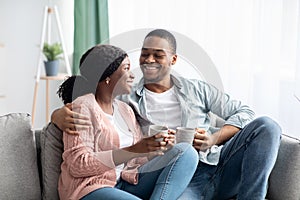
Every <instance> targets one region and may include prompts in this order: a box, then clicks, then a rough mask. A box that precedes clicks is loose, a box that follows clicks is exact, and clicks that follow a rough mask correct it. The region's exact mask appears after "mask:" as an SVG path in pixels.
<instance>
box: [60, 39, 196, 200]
mask: <svg viewBox="0 0 300 200" xmlns="http://www.w3.org/2000/svg"><path fill="white" fill-rule="evenodd" d="M129 70H130V61H129V59H128V56H127V54H126V53H125V52H124V51H123V50H122V49H120V48H117V47H114V46H111V45H97V46H95V47H93V48H91V49H90V50H88V51H87V52H86V53H85V54H84V55H83V56H82V58H81V60H80V72H81V76H72V77H70V78H68V79H67V80H66V81H65V82H64V83H63V84H62V85H61V86H60V88H59V91H58V94H59V96H60V97H61V98H62V100H63V101H64V103H69V102H73V103H72V105H73V110H76V111H77V112H79V113H81V114H84V115H86V116H89V118H90V120H91V126H90V127H89V128H88V129H83V130H78V131H79V134H77V135H70V134H66V133H64V136H63V141H64V153H63V163H62V165H61V176H60V180H59V188H58V189H59V195H60V198H61V199H62V200H64V199H83V200H90V199H97V200H99V199H118V200H120V199H140V198H142V199H172V200H173V199H176V198H178V197H179V196H180V194H181V193H182V192H183V191H184V189H185V187H186V186H187V185H188V183H189V181H190V180H191V178H192V176H193V174H194V172H195V169H196V166H197V159H196V156H197V153H196V151H195V150H194V149H193V148H192V146H191V145H188V144H183V143H182V144H176V145H173V141H174V136H173V135H172V134H169V135H167V136H166V135H164V134H161V133H159V134H156V135H155V136H152V137H148V138H142V133H141V129H140V127H139V125H138V123H137V121H136V119H135V115H134V113H133V111H132V109H131V108H130V107H129V106H128V105H127V104H125V103H123V102H120V101H118V100H116V99H115V97H116V96H117V95H120V94H126V93H129V92H130V90H131V85H132V83H133V79H134V76H133V74H132V73H131V72H130V71H129ZM157 138H163V141H161V142H159V141H157V140H156V139H157ZM148 158H149V159H150V161H148ZM187 162H188V163H189V164H188V165H187Z"/></svg>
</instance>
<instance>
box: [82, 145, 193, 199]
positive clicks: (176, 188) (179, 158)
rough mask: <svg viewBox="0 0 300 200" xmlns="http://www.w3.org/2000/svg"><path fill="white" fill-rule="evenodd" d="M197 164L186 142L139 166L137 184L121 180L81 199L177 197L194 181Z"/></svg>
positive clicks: (191, 149) (191, 148)
mask: <svg viewBox="0 0 300 200" xmlns="http://www.w3.org/2000/svg"><path fill="white" fill-rule="evenodd" d="M197 164H198V154H197V152H196V151H195V149H194V148H193V147H192V146H191V145H190V144H187V143H179V144H176V145H174V146H173V148H171V149H170V150H168V151H167V152H165V154H164V155H163V156H157V157H155V158H154V159H152V160H151V161H149V162H147V163H145V164H144V165H143V166H141V167H140V168H139V178H138V179H139V180H138V184H137V185H132V184H130V183H128V182H126V181H124V180H122V179H121V180H119V181H118V183H117V184H116V186H115V187H114V188H100V189H97V190H95V191H93V192H91V193H89V194H88V195H86V196H84V197H83V198H82V200H92V199H97V200H101V199H103V200H104V199H105V200H106V199H110V200H123V199H124V200H125V199H153V200H159V199H169V200H174V199H177V198H178V197H179V196H180V195H181V194H182V192H183V191H184V190H185V188H186V187H187V185H188V184H189V182H190V181H191V179H192V177H193V175H194V173H195V171H196V168H197Z"/></svg>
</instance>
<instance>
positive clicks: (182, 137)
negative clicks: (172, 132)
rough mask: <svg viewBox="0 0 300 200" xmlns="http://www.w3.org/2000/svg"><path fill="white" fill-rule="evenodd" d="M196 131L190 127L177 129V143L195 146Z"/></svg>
mask: <svg viewBox="0 0 300 200" xmlns="http://www.w3.org/2000/svg"><path fill="white" fill-rule="evenodd" d="M195 134H196V130H195V129H194V128H188V127H177V128H176V143H181V142H186V143H189V144H193V141H194V137H195Z"/></svg>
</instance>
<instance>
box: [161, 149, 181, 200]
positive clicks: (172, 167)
mask: <svg viewBox="0 0 300 200" xmlns="http://www.w3.org/2000/svg"><path fill="white" fill-rule="evenodd" d="M178 152H179V153H178V154H177V156H176V158H175V160H174V162H173V163H172V165H171V169H170V171H169V173H168V175H167V177H166V180H165V182H166V183H168V184H169V180H170V176H171V174H172V172H173V169H174V166H175V165H176V163H177V160H178V159H179V158H180V157H181V156H182V155H183V153H184V152H185V151H181V150H180V149H178ZM167 188H168V187H166V186H164V187H163V189H162V194H161V196H160V198H159V199H164V195H165V194H166V190H167Z"/></svg>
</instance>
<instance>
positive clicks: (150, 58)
mask: <svg viewBox="0 0 300 200" xmlns="http://www.w3.org/2000/svg"><path fill="white" fill-rule="evenodd" d="M145 62H146V63H153V62H155V59H154V56H153V55H151V54H150V55H149V56H147V58H146V59H145Z"/></svg>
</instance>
